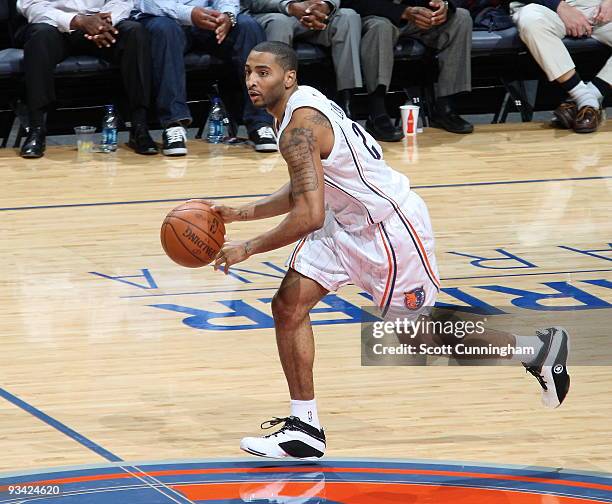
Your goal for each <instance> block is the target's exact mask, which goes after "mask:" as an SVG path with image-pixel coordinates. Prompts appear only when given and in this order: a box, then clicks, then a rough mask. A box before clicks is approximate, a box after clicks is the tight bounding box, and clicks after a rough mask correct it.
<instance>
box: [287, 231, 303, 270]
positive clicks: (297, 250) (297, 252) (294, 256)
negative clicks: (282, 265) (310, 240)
mask: <svg viewBox="0 0 612 504" xmlns="http://www.w3.org/2000/svg"><path fill="white" fill-rule="evenodd" d="M304 243H306V238H302V243H300V244H299V245H298V246H297V248H296V249H295V252H294V253H293V260H292V261H291V264H290V265H289V267H290V268H291V269H295V260H296V259H297V256H298V254H299V253H300V250H301V249H302V247H303V246H304Z"/></svg>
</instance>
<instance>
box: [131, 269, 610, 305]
mask: <svg viewBox="0 0 612 504" xmlns="http://www.w3.org/2000/svg"><path fill="white" fill-rule="evenodd" d="M609 271H612V269H594V270H575V271H551V272H549V273H510V274H508V275H477V276H462V277H444V278H441V279H440V280H442V281H444V282H446V281H448V280H479V279H481V278H505V277H521V276H534V275H535V276H538V275H540V276H545V275H567V274H574V273H605V272H609ZM585 281H586V280H585ZM349 285H351V284H349ZM276 289H278V286H275V287H259V288H253V289H223V290H209V291H188V292H169V293H166V294H164V293H161V294H159V293H158V294H135V295H133V296H119V297H120V298H121V299H133V298H149V297H166V296H193V295H197V294H227V293H229V292H251V291H266V290H276Z"/></svg>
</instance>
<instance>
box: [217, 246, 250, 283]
mask: <svg viewBox="0 0 612 504" xmlns="http://www.w3.org/2000/svg"><path fill="white" fill-rule="evenodd" d="M250 256H251V250H250V242H248V241H228V242H225V245H223V247H222V248H221V250H220V251H219V253H218V254H217V255H216V256H215V259H214V261H215V271H217V270H218V269H222V270H223V271H224V273H225V274H226V275H227V274H228V273H229V268H230V266H232V265H234V264H238V263H240V262H242V261H245V260H247V259H248V258H249V257H250ZM224 265H225V266H224Z"/></svg>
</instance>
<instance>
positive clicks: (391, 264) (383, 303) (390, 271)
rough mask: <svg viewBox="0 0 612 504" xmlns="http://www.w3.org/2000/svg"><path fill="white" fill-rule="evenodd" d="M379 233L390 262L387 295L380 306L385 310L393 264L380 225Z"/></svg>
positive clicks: (385, 294)
mask: <svg viewBox="0 0 612 504" xmlns="http://www.w3.org/2000/svg"><path fill="white" fill-rule="evenodd" d="M377 226H378V231H379V232H380V237H381V238H382V242H383V245H384V246H385V252H386V253H387V261H388V262H389V274H388V275H387V285H386V286H385V293H384V294H383V297H382V302H381V304H380V309H381V310H382V309H384V308H383V307H384V306H385V299H387V294H388V293H389V287H391V277H392V276H393V262H392V261H391V254H390V253H389V247H387V242H385V236H384V235H383V232H382V229H380V224H377Z"/></svg>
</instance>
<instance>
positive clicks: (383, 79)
mask: <svg viewBox="0 0 612 504" xmlns="http://www.w3.org/2000/svg"><path fill="white" fill-rule="evenodd" d="M362 29H363V37H362V40H361V62H362V65H363V74H364V76H365V80H366V89H367V90H368V92H369V93H371V92H373V91H374V90H375V89H376V87H377V86H379V85H382V86H385V87H386V88H388V87H389V84H390V83H391V74H392V73H393V63H394V56H393V48H394V46H395V44H396V43H397V40H398V39H399V38H400V37H410V38H415V39H418V40H420V41H421V42H422V43H423V44H424V45H426V46H427V47H430V48H432V49H434V50H435V51H436V52H437V56H438V67H439V75H438V82H437V84H436V96H438V97H440V96H449V95H453V94H456V93H460V92H463V91H471V89H472V71H471V70H472V67H471V51H472V18H471V17H470V14H469V12H468V11H467V10H465V9H457V11H456V12H455V14H454V15H451V16H450V17H449V18H448V20H447V22H446V23H444V24H443V25H440V26H436V27H434V28H431V29H430V30H421V29H420V28H419V27H417V26H416V25H414V24H413V23H406V24H405V25H404V26H403V27H402V28H398V27H397V26H395V25H394V24H393V23H391V21H389V20H388V19H386V18H383V17H378V16H366V17H364V18H363V19H362Z"/></svg>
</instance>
